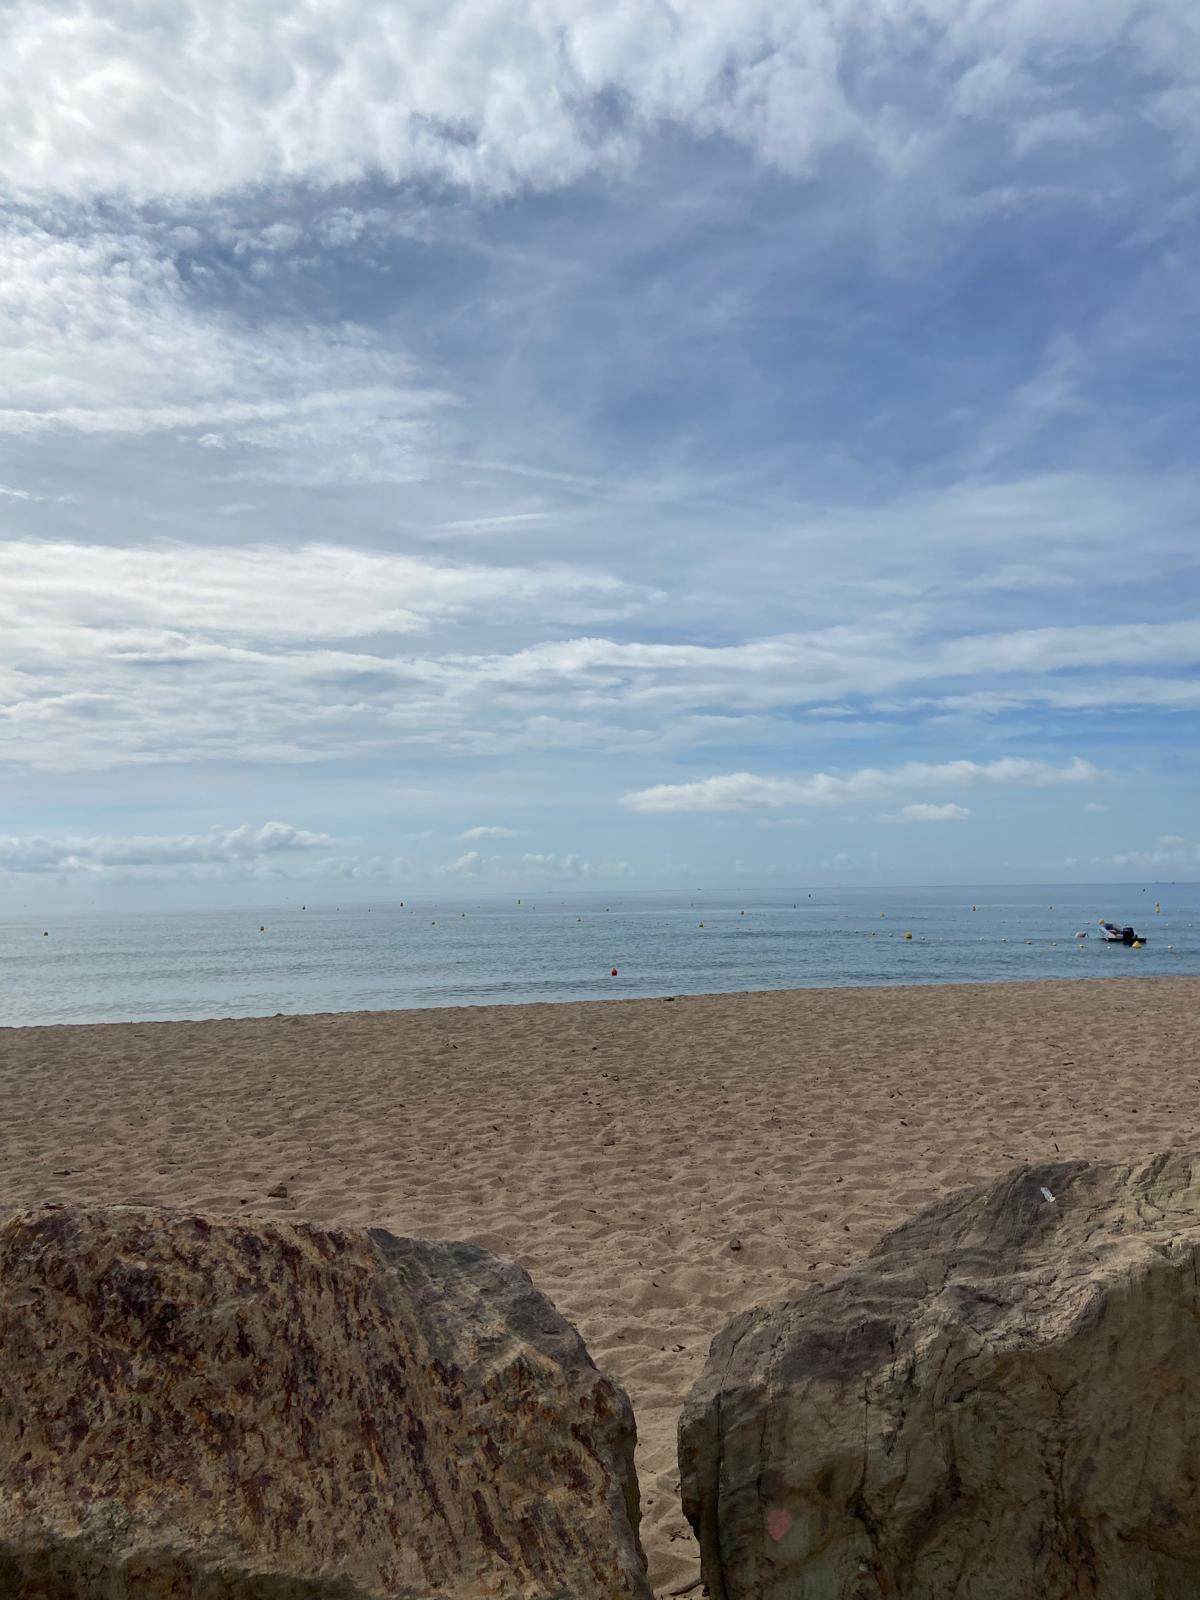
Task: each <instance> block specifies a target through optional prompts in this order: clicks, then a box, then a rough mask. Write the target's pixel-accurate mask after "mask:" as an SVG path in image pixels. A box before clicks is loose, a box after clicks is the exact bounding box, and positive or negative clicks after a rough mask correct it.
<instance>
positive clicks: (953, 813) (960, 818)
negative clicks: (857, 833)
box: [884, 801, 971, 822]
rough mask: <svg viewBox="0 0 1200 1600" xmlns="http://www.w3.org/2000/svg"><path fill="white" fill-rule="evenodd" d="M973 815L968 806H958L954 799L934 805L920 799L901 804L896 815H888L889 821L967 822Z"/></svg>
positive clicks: (886, 819) (887, 819)
mask: <svg viewBox="0 0 1200 1600" xmlns="http://www.w3.org/2000/svg"><path fill="white" fill-rule="evenodd" d="M970 815H971V811H970V808H969V807H968V806H957V805H955V804H954V803H953V801H950V802H948V803H947V804H946V805H941V806H939V805H932V804H930V803H928V802H927V801H918V802H916V803H915V804H914V805H910V806H901V807H900V810H899V811H897V812H896V813H895V815H894V816H891V817H887V818H885V819H884V820H885V821H887V822H965V821H966V820H967V818H968V817H969V816H970Z"/></svg>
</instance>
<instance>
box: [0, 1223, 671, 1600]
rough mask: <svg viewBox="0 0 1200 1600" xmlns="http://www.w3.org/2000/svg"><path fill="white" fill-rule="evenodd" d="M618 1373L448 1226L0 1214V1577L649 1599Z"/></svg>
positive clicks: (81, 1590)
mask: <svg viewBox="0 0 1200 1600" xmlns="http://www.w3.org/2000/svg"><path fill="white" fill-rule="evenodd" d="M633 1446H634V1428H633V1417H632V1413H631V1411H630V1408H629V1403H628V1401H627V1400H626V1398H625V1396H624V1394H623V1393H622V1392H621V1391H620V1390H619V1389H617V1388H616V1387H615V1386H614V1385H613V1384H612V1383H610V1382H609V1381H608V1379H606V1378H605V1377H603V1376H602V1374H601V1373H600V1372H598V1371H597V1369H596V1368H595V1367H594V1366H593V1365H592V1363H591V1361H590V1359H589V1358H588V1355H587V1352H586V1350H585V1349H584V1347H583V1344H582V1342H581V1340H580V1339H579V1337H578V1335H577V1334H576V1333H575V1331H574V1329H572V1328H571V1327H570V1326H569V1324H567V1323H566V1322H565V1321H564V1320H563V1319H562V1318H561V1317H560V1316H559V1315H558V1313H557V1312H556V1311H555V1310H554V1308H553V1307H552V1306H551V1305H550V1303H549V1302H548V1301H547V1300H546V1299H545V1298H543V1296H542V1295H540V1294H539V1293H538V1292H537V1291H536V1290H535V1289H534V1287H533V1285H532V1284H531V1283H530V1281H529V1278H528V1277H527V1276H526V1274H525V1273H524V1272H522V1271H521V1270H520V1269H519V1268H518V1267H515V1266H511V1265H509V1264H508V1263H505V1262H501V1261H498V1260H497V1259H496V1258H495V1257H493V1256H491V1255H489V1254H488V1253H487V1252H486V1251H484V1250H481V1249H477V1248H475V1247H473V1246H471V1245H465V1244H431V1243H427V1242H425V1241H422V1240H416V1239H399V1238H395V1237H393V1236H392V1235H391V1234H388V1233H385V1232H382V1231H380V1230H370V1231H353V1230H342V1229H337V1228H327V1227H320V1226H317V1225H315V1224H304V1223H295V1224H289V1223H284V1222H279V1221H274V1220H271V1221H258V1222H251V1221H242V1220H240V1219H226V1220H218V1219H216V1218H204V1217H200V1216H196V1215H192V1214H188V1213H169V1212H161V1211H153V1210H145V1209H140V1208H132V1207H112V1208H108V1209H93V1208H88V1209H80V1208H56V1207H43V1208H40V1209H38V1210H34V1211H29V1212H26V1213H24V1214H21V1215H19V1216H17V1217H14V1218H12V1219H10V1220H9V1221H8V1222H7V1223H6V1224H4V1225H3V1227H0V1595H2V1596H3V1597H4V1600H15V1597H18V1596H20V1597H29V1600H134V1597H136V1600H167V1597H170V1600H383V1597H387V1600H397V1597H405V1600H418V1597H421V1600H424V1597H430V1600H433V1597H437V1600H467V1597H471V1600H481V1597H485V1596H488V1597H497V1600H515V1597H521V1600H551V1597H554V1600H566V1597H570V1600H591V1597H597V1600H599V1597H603V1600H624V1597H629V1600H648V1597H649V1589H648V1586H647V1584H646V1580H645V1577H644V1575H643V1561H642V1555H641V1550H640V1547H639V1545H638V1540H637V1522H638V1500H637V1484H636V1479H635V1477H634V1470H633Z"/></svg>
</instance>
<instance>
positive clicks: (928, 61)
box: [0, 0, 1200, 911]
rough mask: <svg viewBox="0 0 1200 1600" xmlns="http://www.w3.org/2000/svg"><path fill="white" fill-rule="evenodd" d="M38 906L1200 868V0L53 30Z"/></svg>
mask: <svg viewBox="0 0 1200 1600" xmlns="http://www.w3.org/2000/svg"><path fill="white" fill-rule="evenodd" d="M0 96H2V98H3V103H4V106H5V122H6V129H7V134H8V136H7V137H6V138H5V140H4V141H2V142H0V346H2V348H3V357H2V361H0V370H2V371H3V374H4V382H3V384H2V385H0V895H2V896H3V903H5V904H7V905H8V906H10V907H11V908H13V909H14V910H17V911H24V910H33V909H35V908H39V907H42V906H49V905H52V904H53V905H68V906H69V905H76V904H78V905H89V904H99V905H114V906H122V905H130V906H134V905H143V904H155V905H180V906H185V905H189V904H198V905H210V904H223V903H233V902H237V901H244V900H247V899H254V900H255V901H261V900H263V899H264V898H273V899H281V898H286V897H291V896H292V895H295V894H298V895H302V896H307V897H308V898H311V899H313V900H314V901H319V900H321V899H322V898H337V899H345V898H347V897H352V896H354V895H362V896H364V897H374V898H381V897H383V896H384V895H387V894H394V895H402V894H403V893H404V892H405V891H406V890H407V891H408V892H410V893H417V892H434V891H437V892H450V891H451V890H455V891H465V892H471V893H476V892H489V891H494V892H506V891H507V890H508V889H510V888H517V889H518V890H519V888H520V887H528V888H537V887H545V886H560V887H565V886H568V885H573V886H576V887H580V886H585V885H588V884H591V885H594V886H595V887H597V888H607V887H610V886H613V885H624V886H627V887H631V888H632V887H638V886H645V887H659V888H669V887H672V886H680V887H685V888H688V889H691V888H693V887H695V886H696V885H697V884H704V885H707V886H713V887H716V886H719V885H732V884H738V883H747V884H755V883H768V882H772V881H784V882H789V883H805V882H810V883H817V882H821V883H826V882H836V881H846V882H860V883H861V882H980V881H997V880H1021V881H1033V880H1044V879H1050V880H1072V879H1080V880H1097V879H1099V880H1111V879H1120V878H1131V879H1143V880H1144V879H1148V878H1154V879H1175V878H1195V877H1197V876H1200V818H1198V817H1197V807H1196V796H1197V768H1198V765H1200V762H1198V757H1197V752H1198V749H1200V741H1198V739H1197V715H1198V712H1200V677H1198V675H1197V670H1196V669H1197V664H1198V662H1200V580H1198V564H1200V539H1198V537H1197V511H1196V507H1197V505H1200V496H1198V494H1197V481H1196V480H1197V476H1198V474H1197V465H1196V464H1197V422H1198V420H1200V418H1198V413H1200V403H1198V398H1197V396H1198V394H1200V389H1198V386H1197V381H1196V380H1197V359H1196V358H1197V353H1198V347H1200V287H1198V285H1200V278H1198V277H1197V273H1196V244H1197V237H1198V234H1200V223H1198V210H1200V199H1198V195H1200V186H1198V183H1197V179H1198V177H1200V13H1198V12H1197V11H1196V9H1195V7H1194V6H1193V5H1191V4H1190V0H1189V3H1184V0H1089V3H1088V4H1086V5H1085V4H1083V3H1081V0H1056V4H1054V5H1053V6H1049V5H1046V4H1044V3H1039V4H1036V5H1035V4H1032V3H1022V0H1006V3H1005V4H1003V5H1000V4H985V3H982V0H857V3H855V4H850V3H849V0H806V3H803V4H798V3H797V4H786V3H785V4H779V3H772V4H770V5H766V4H759V3H755V0H739V3H736V4H734V3H726V0H708V3H706V4H704V5H698V4H691V5H685V4H682V3H679V0H676V3H674V4H666V3H663V0H624V3H621V4H613V3H610V0H604V3H603V4H600V3H597V0H539V3H538V4H536V5H535V4H533V3H532V0H524V3H517V0H487V3H485V0H470V3H466V0H449V3H447V4H443V5H439V6H436V7H434V6H426V5H418V4H415V3H414V4H411V5H400V6H395V7H391V8H380V7H377V6H368V5H366V4H363V3H359V0H328V3H327V4H325V5H323V6H322V7H320V8H309V9H307V10H297V9H296V8H295V7H294V6H291V5H284V4H282V3H279V4H276V3H270V4H266V3H259V4H255V3H246V0H238V3H234V0H170V3H169V4H168V3H164V4H162V5H158V6H156V5H150V6H147V5H146V4H144V3H141V0H139V3H137V4H134V0H107V3H104V4H99V3H92V4H87V3H80V4H75V5H72V6H66V5H63V4H61V3H56V4H54V5H45V4H38V3H36V0H29V3H26V4H25V5H23V6H21V7H12V8H9V9H8V10H7V11H6V12H5V13H4V14H3V17H0Z"/></svg>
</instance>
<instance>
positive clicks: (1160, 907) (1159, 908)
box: [1154, 900, 1162, 914]
mask: <svg viewBox="0 0 1200 1600" xmlns="http://www.w3.org/2000/svg"><path fill="white" fill-rule="evenodd" d="M1154 909H1155V911H1157V912H1159V913H1160V914H1161V913H1162V906H1161V905H1160V904H1159V902H1158V901H1157V900H1156V901H1155V902H1154Z"/></svg>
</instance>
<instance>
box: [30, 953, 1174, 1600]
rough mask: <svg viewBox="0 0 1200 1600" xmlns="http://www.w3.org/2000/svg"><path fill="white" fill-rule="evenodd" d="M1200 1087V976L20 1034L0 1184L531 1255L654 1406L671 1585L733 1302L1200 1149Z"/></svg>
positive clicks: (599, 1347) (685, 1579)
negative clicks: (693, 1450)
mask: <svg viewBox="0 0 1200 1600" xmlns="http://www.w3.org/2000/svg"><path fill="white" fill-rule="evenodd" d="M1198 1088H1200V978H1166V979H1104V980H1095V981H1077V982H1042V983H1020V984H1015V983H1014V984H974V985H952V986H951V985H947V986H942V987H922V988H916V987H913V988H896V989H836V990H834V989H829V990H800V991H791V992H776V993H765V994H742V995H704V996H699V997H693V998H686V999H684V998H681V999H677V1000H674V1001H666V1000H623V1001H622V1000H614V1001H596V1002H590V1003H586V1004H565V1005H521V1006H481V1007H467V1008H461V1009H455V1010H427V1011H407V1012H406V1011H393V1012H369V1013H347V1014H337V1015H321V1016H308V1017H276V1018H264V1019H261V1020H257V1019H256V1020H250V1021H229V1022H171V1023H133V1024H110V1025H105V1026H85V1027H57V1028H19V1029H0V1112H2V1115H0V1156H2V1161H3V1165H2V1168H0V1171H2V1172H3V1177H2V1178H0V1193H2V1195H3V1198H4V1200H5V1202H6V1203H8V1202H26V1201H30V1200H56V1199H57V1200H65V1199H73V1198H75V1199H87V1200H99V1199H105V1200H138V1201H149V1202H156V1201H161V1202H165V1203H169V1204H174V1205H185V1206H189V1207H197V1208H204V1209H210V1210H215V1211H238V1212H241V1213H243V1214H244V1213H246V1212H247V1211H249V1212H255V1211H259V1212H276V1211H282V1212H286V1213H289V1214H291V1215H295V1216H309V1217H316V1218H321V1219H325V1220H338V1221H344V1222H350V1223H372V1224H379V1225H382V1226H384V1227H388V1228H391V1229H393V1230H394V1231H396V1232H399V1233H414V1234H420V1235H424V1236H426V1237H429V1238H465V1239H472V1240H475V1241H477V1242H478V1243H480V1244H484V1245H486V1246H488V1247H489V1248H490V1249H492V1250H495V1251H497V1252H498V1253H499V1254H502V1255H505V1256H508V1257H510V1258H512V1259H514V1260H516V1261H519V1262H520V1263H521V1265H522V1266H524V1267H526V1268H527V1269H528V1270H529V1272H530V1273H531V1274H532V1275H533V1278H534V1281H535V1282H536V1283H537V1284H538V1286H539V1287H540V1288H542V1289H543V1290H544V1291H545V1292H546V1293H547V1294H548V1295H549V1296H550V1297H551V1298H552V1299H553V1300H554V1302H555V1303H556V1305H557V1306H558V1307H559V1309H560V1310H561V1311H562V1312H563V1313H564V1314H565V1315H566V1316H567V1317H569V1318H570V1319H571V1320H572V1321H573V1322H574V1323H575V1324H576V1325H577V1326H578V1327H579V1329H580V1331H581V1332H582V1334H583V1336H584V1338H585V1339H586V1341H587V1344H588V1347H589V1349H590V1351H591V1353H592V1355H593V1357H594V1358H595V1360H596V1361H597V1362H598V1363H599V1365H600V1366H602V1367H604V1368H605V1369H606V1370H607V1371H608V1372H610V1373H611V1374H612V1375H613V1376H614V1377H615V1378H617V1379H618V1380H619V1381H620V1382H621V1383H622V1384H624V1386H625V1387H626V1389H627V1390H628V1391H629V1394H630V1396H631V1398H632V1400H633V1404H634V1408H635V1411H636V1413H637V1420H638V1430H639V1435H640V1442H639V1446H638V1469H639V1476H640V1480H641V1487H642V1507H643V1523H642V1537H643V1542H644V1543H645V1545H646V1549H647V1553H648V1555H649V1558H650V1566H651V1578H652V1581H653V1583H654V1584H655V1586H656V1588H657V1589H658V1590H659V1591H660V1592H665V1591H667V1590H670V1589H676V1588H679V1587H681V1586H683V1585H686V1584H689V1583H690V1582H691V1581H692V1580H693V1579H695V1578H696V1577H697V1576H698V1574H699V1564H698V1559H697V1555H696V1549H695V1545H694V1543H693V1541H692V1538H691V1535H690V1533H689V1531H688V1529H687V1527H686V1525H685V1524H684V1522H683V1520H682V1517H681V1514H680V1512H679V1509H678V1497H677V1492H676V1490H677V1481H678V1480H677V1474H676V1471H675V1463H674V1449H675V1424H676V1420H677V1417H678V1413H679V1409H680V1406H681V1404H682V1400H683V1396H684V1394H685V1393H686V1390H687V1388H688V1386H689V1385H690V1383H691V1382H692V1380H693V1379H694V1378H695V1376H696V1375H697V1373H698V1372H699V1370H700V1368H701V1366H702V1364H703V1362H704V1357H705V1354H706V1351H707V1348H708V1342H709V1340H710V1339H711V1337H712V1336H713V1334H714V1333H715V1332H716V1331H717V1330H718V1328H719V1327H720V1326H721V1325H722V1323H723V1322H724V1321H725V1320H726V1318H728V1317H729V1316H731V1315H732V1314H733V1313H734V1312H735V1311H738V1310H741V1309H743V1308H744V1307H746V1306H750V1305H753V1304H755V1303H758V1302H761V1301H764V1300H773V1299H779V1298H783V1297H786V1296H788V1295H790V1294H793V1293H795V1292H796V1291H797V1290H799V1289H803V1288H804V1287H805V1286H807V1285H809V1284H812V1283H814V1282H819V1281H822V1280H823V1278H824V1277H825V1276H826V1275H827V1274H829V1273H831V1272H832V1271H834V1270H835V1269H836V1268H837V1267H838V1266H840V1265H842V1264H844V1263H846V1262H848V1261H850V1260H851V1259H853V1258H854V1257H855V1256H856V1255H858V1254H859V1253H861V1252H862V1251H863V1250H864V1249H866V1248H867V1247H869V1246H870V1245H871V1244H872V1243H873V1242H874V1241H875V1240H876V1239H877V1238H878V1236H879V1234H880V1233H881V1232H882V1231H883V1230H884V1229H886V1228H887V1227H889V1226H891V1225H892V1224H893V1223H895V1222H897V1221H899V1220H900V1219H901V1218H903V1217H904V1216H906V1215H907V1214H909V1213H910V1212H911V1211H913V1210H914V1209H915V1208H917V1207H918V1206H920V1205H923V1204H924V1203H925V1202H926V1201H928V1200H930V1199H931V1198H933V1197H934V1196H936V1195H938V1194H940V1193H942V1192H944V1191H945V1190H947V1189H951V1188H955V1187H959V1186H961V1185H963V1184H967V1183H974V1182H976V1181H979V1180H982V1179H985V1178H988V1177H991V1176H993V1175H994V1174H995V1173H997V1172H999V1171H1002V1170H1003V1169H1004V1168H1005V1167H1007V1166H1009V1165H1011V1164H1012V1163H1014V1162H1017V1161H1025V1160H1032V1159H1043V1158H1046V1157H1054V1156H1056V1155H1061V1156H1063V1157H1074V1156H1084V1157H1091V1158H1095V1159H1106V1160H1109V1159H1111V1160H1117V1159H1127V1158H1130V1157H1133V1156H1138V1155H1144V1154H1149V1153H1150V1152H1153V1151H1156V1150H1159V1149H1163V1148H1166V1147H1167V1146H1171V1145H1178V1146H1188V1147H1191V1148H1200V1094H1198V1093H1197V1090H1198ZM279 1183H285V1184H286V1185H287V1186H288V1190H289V1196H288V1198H287V1199H286V1200H272V1199H270V1198H268V1190H269V1189H271V1188H272V1187H274V1186H275V1185H277V1184H279ZM735 1241H736V1243H735Z"/></svg>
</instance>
